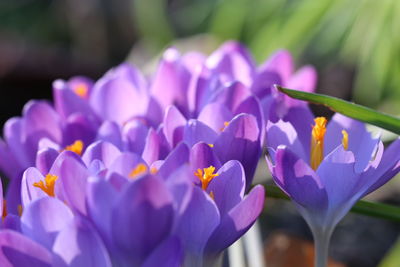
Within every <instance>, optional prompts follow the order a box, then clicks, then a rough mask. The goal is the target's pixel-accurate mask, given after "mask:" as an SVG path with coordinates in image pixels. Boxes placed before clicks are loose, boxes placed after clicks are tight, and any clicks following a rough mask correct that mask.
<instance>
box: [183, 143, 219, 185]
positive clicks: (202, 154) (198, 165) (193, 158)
mask: <svg viewBox="0 0 400 267" xmlns="http://www.w3.org/2000/svg"><path fill="white" fill-rule="evenodd" d="M190 165H191V171H192V175H193V173H194V172H196V170H197V169H203V168H208V167H210V166H214V167H215V168H216V169H217V170H218V169H219V168H220V167H221V162H220V161H219V159H218V157H217V155H216V154H215V152H214V148H212V147H210V145H209V144H206V143H204V142H199V143H197V144H195V145H194V146H193V147H192V149H191V150H190ZM193 177H194V175H193ZM195 179H196V182H197V181H198V180H197V178H195Z"/></svg>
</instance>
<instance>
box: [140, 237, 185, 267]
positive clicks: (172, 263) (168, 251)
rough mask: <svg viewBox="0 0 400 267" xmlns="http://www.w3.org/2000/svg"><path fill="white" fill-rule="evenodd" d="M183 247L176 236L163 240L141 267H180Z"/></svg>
mask: <svg viewBox="0 0 400 267" xmlns="http://www.w3.org/2000/svg"><path fill="white" fill-rule="evenodd" d="M183 254H184V253H183V249H182V246H181V244H180V242H179V239H178V238H176V237H170V238H168V239H167V240H165V241H164V242H162V243H161V244H160V245H159V246H158V247H157V248H156V249H155V250H154V251H153V252H152V253H151V254H150V256H149V257H147V259H146V261H145V262H144V263H143V264H142V265H141V267H156V266H163V267H180V266H182V261H183Z"/></svg>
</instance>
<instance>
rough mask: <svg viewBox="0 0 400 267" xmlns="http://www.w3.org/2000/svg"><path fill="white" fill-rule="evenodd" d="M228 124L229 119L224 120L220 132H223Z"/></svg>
mask: <svg viewBox="0 0 400 267" xmlns="http://www.w3.org/2000/svg"><path fill="white" fill-rule="evenodd" d="M228 125H229V121H224V126H223V127H222V128H221V130H220V131H221V132H223V131H224V130H225V128H226V127H228Z"/></svg>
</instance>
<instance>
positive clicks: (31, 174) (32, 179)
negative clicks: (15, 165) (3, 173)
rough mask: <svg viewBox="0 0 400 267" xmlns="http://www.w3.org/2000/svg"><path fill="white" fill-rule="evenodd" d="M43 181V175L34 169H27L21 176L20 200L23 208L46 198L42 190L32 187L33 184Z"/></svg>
mask: <svg viewBox="0 0 400 267" xmlns="http://www.w3.org/2000/svg"><path fill="white" fill-rule="evenodd" d="M43 179H44V176H43V174H42V173H41V172H40V171H39V170H38V169H36V168H35V167H30V168H28V169H27V170H26V171H25V172H24V174H23V175H22V182H21V198H22V205H23V207H24V208H25V207H27V206H28V205H29V204H30V203H31V202H32V201H35V200H36V199H39V198H43V197H47V196H48V195H47V194H46V193H45V192H44V191H42V189H40V188H38V187H35V186H33V184H34V183H36V182H39V181H40V180H43Z"/></svg>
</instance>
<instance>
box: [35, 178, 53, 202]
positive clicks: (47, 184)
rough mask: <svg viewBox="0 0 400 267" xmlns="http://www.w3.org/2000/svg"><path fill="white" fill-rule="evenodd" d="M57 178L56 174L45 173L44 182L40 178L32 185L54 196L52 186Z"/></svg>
mask: <svg viewBox="0 0 400 267" xmlns="http://www.w3.org/2000/svg"><path fill="white" fill-rule="evenodd" d="M57 179H58V177H57V176H56V175H52V174H47V175H46V177H45V178H44V183H43V181H42V180H40V181H39V182H37V183H33V186H34V187H38V188H40V189H42V190H43V192H45V193H46V194H47V195H49V196H51V197H54V186H55V184H56V181H57Z"/></svg>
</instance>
